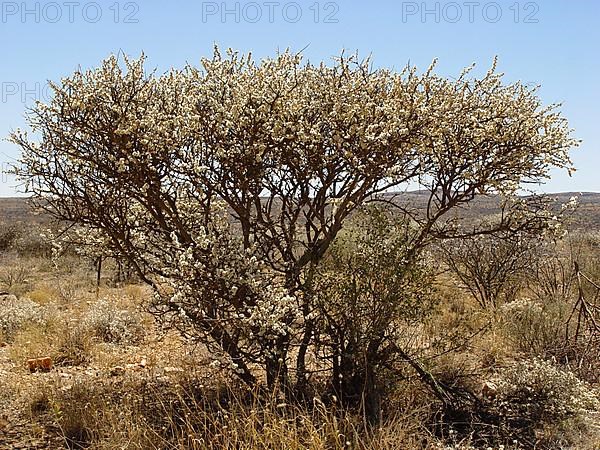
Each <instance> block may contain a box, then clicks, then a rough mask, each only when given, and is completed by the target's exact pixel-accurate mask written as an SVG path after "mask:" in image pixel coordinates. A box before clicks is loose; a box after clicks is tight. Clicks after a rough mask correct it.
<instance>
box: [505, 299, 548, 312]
mask: <svg viewBox="0 0 600 450" xmlns="http://www.w3.org/2000/svg"><path fill="white" fill-rule="evenodd" d="M499 309H500V312H502V313H504V314H507V315H510V316H523V315H530V314H535V315H538V314H541V313H542V312H543V307H542V305H541V304H539V303H538V302H535V301H533V300H532V299H530V298H528V297H523V298H520V299H517V300H514V301H512V302H509V303H504V304H503V305H502V306H500V308H499Z"/></svg>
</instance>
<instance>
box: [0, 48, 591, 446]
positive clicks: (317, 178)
mask: <svg viewBox="0 0 600 450" xmlns="http://www.w3.org/2000/svg"><path fill="white" fill-rule="evenodd" d="M434 70H435V64H433V65H432V66H431V67H430V68H429V69H427V70H426V71H425V72H423V73H420V72H419V71H418V70H417V69H416V68H414V67H410V66H409V67H406V68H405V69H404V70H402V71H401V72H393V71H389V70H385V69H377V70H373V68H372V65H371V63H370V61H368V60H367V61H360V60H358V59H357V58H356V57H355V56H350V57H346V56H344V55H342V56H341V57H340V58H339V59H337V60H335V61H334V62H333V64H332V65H326V64H320V65H313V64H310V63H306V62H303V61H302V57H301V56H300V55H295V54H292V53H291V52H283V53H281V54H279V55H277V57H275V58H272V59H265V60H263V61H261V62H260V63H256V62H254V61H253V60H252V58H251V57H250V56H243V55H239V54H238V53H236V52H234V51H228V52H227V54H226V56H223V55H221V53H220V51H219V50H218V49H215V52H214V55H213V57H212V58H210V59H209V58H207V59H203V60H202V67H201V68H197V67H194V66H191V65H188V66H186V67H185V68H183V69H173V70H172V71H170V72H168V73H166V74H163V75H157V74H155V73H154V72H150V73H148V72H147V71H146V70H145V68H144V58H143V57H142V58H140V59H139V60H130V59H127V58H125V59H124V60H119V59H118V58H116V57H111V58H108V59H107V60H105V61H104V62H103V63H102V65H101V66H100V67H99V68H97V69H92V70H89V71H85V72H82V71H78V72H76V73H74V74H73V75H72V76H71V77H67V78H64V79H62V80H61V82H60V83H56V84H52V89H53V96H52V99H51V100H50V101H49V102H48V103H47V104H43V103H38V104H37V105H36V106H35V107H34V108H33V109H32V110H31V111H29V115H28V122H29V125H30V127H31V131H32V132H33V133H30V134H28V132H26V131H22V130H16V131H15V132H14V133H12V135H11V137H10V140H11V141H12V142H13V143H14V144H16V145H17V146H19V147H20V149H21V151H22V158H21V161H20V163H21V165H20V166H19V167H18V168H17V169H16V174H17V175H18V177H19V179H20V180H21V181H22V182H23V183H24V184H23V185H24V186H25V189H26V191H27V192H28V193H29V194H31V200H32V203H33V205H34V206H35V207H37V208H38V209H40V210H43V211H44V212H45V213H46V214H47V217H49V218H52V219H54V220H53V222H52V223H53V228H52V229H49V230H46V231H44V232H43V236H44V237H41V238H40V239H39V245H38V246H37V247H39V252H36V245H35V244H34V243H28V242H29V240H28V239H25V240H22V239H21V240H19V239H20V238H19V233H18V230H16V231H15V230H12V231H11V230H10V229H7V231H6V232H3V233H4V234H3V236H6V238H5V241H7V242H8V244H7V245H5V246H4V253H3V254H4V255H5V256H4V261H3V266H2V268H1V269H2V270H3V272H2V273H3V274H4V275H2V279H1V280H0V281H2V282H3V283H4V285H5V286H6V288H5V289H6V291H7V294H8V295H4V296H3V298H2V299H1V300H0V301H1V303H0V305H1V307H2V308H4V309H3V314H2V317H3V319H2V322H1V323H2V327H3V328H2V333H3V336H4V337H3V339H4V340H5V341H6V343H7V345H6V346H5V347H4V348H3V350H2V352H3V354H4V355H5V356H4V358H5V363H6V367H8V370H4V371H3V373H2V376H3V377H4V378H5V379H6V383H5V384H6V385H7V386H12V388H10V389H7V390H6V391H5V392H4V396H5V398H4V399H3V401H5V402H6V403H7V404H13V405H20V407H19V408H16V409H15V410H16V411H19V414H20V417H21V420H25V423H26V424H27V427H29V432H30V433H31V434H32V436H34V437H33V438H32V439H34V440H35V439H37V440H38V441H37V442H34V443H30V446H32V445H38V444H39V445H46V444H42V443H40V440H44V439H46V440H48V439H50V440H52V439H57V440H56V442H59V441H60V442H62V443H64V444H65V445H67V446H69V447H71V448H85V447H92V448H215V449H217V448H231V449H233V448H235V449H238V448H248V449H250V448H273V449H281V448H292V449H293V448H298V449H300V448H314V449H329V448H356V449H386V448H389V449H412V448H415V449H417V448H432V449H434V448H449V449H452V448H455V449H460V448H464V449H468V448H485V449H487V448H492V449H501V448H502V449H516V448H531V449H533V448H547V449H552V448H582V449H586V448H589V449H593V448H598V445H599V441H598V433H599V430H598V425H597V423H598V410H599V403H598V402H599V398H598V392H597V386H598V377H599V373H600V367H599V363H598V357H597V356H598V351H599V345H600V343H599V329H598V327H599V322H598V320H600V318H599V317H598V315H599V313H600V310H599V305H598V296H599V291H600V285H599V284H598V281H597V280H598V279H599V278H600V273H599V272H600V270H599V269H598V265H597V260H598V252H599V248H598V246H599V237H598V235H597V234H594V233H593V232H592V231H591V230H585V232H582V231H578V230H577V227H575V226H571V227H570V228H569V218H570V217H572V213H573V211H574V210H575V209H576V207H577V201H576V199H575V198H573V199H571V200H569V201H568V202H565V203H564V204H558V203H557V202H555V201H553V200H552V199H551V198H549V197H547V196H543V195H535V194H533V193H530V194H529V195H523V193H524V190H525V189H526V188H527V186H529V185H531V184H539V183H542V182H543V181H544V180H546V179H547V178H548V177H549V174H550V172H551V170H552V169H557V168H558V169H565V170H567V171H569V172H570V173H571V172H572V171H573V170H574V168H573V167H572V164H571V161H570V159H569V152H570V150H571V149H572V148H574V147H576V146H577V145H578V141H577V140H576V139H575V138H574V137H573V136H572V130H570V129H569V127H568V123H567V121H566V120H565V119H564V118H563V117H562V116H561V114H560V112H559V111H558V105H550V106H545V105H543V104H542V102H541V100H540V99H539V97H538V96H537V91H536V89H535V88H533V89H532V88H529V87H527V86H525V85H523V84H521V83H513V84H506V83H504V81H503V77H502V74H499V73H497V71H496V64H495V63H494V64H493V66H492V67H491V68H490V70H488V71H487V72H486V73H485V74H484V75H482V76H481V77H478V78H477V77H475V76H474V75H472V71H473V67H471V68H467V69H466V70H464V71H463V72H462V73H461V74H459V76H458V77H456V78H445V77H441V76H439V75H437V74H435V72H434ZM409 187H413V188H414V187H417V188H418V189H419V191H420V192H419V195H420V196H421V197H422V198H424V199H425V201H424V202H422V203H421V204H420V205H416V204H414V203H413V202H412V200H411V199H413V198H414V197H413V196H409V195H405V194H402V192H404V191H406V190H408V188H409ZM393 192H397V193H398V194H397V195H393ZM480 198H484V199H488V200H490V201H492V202H493V203H494V205H495V206H494V208H493V211H491V212H490V213H489V214H486V215H477V214H475V215H472V214H471V215H467V214H464V212H465V210H467V209H468V208H469V207H471V206H473V205H474V203H475V201H476V200H477V199H480ZM569 229H570V232H567V230H569ZM13 232H15V233H16V234H15V235H14V236H13V235H11V233H13ZM31 234H32V233H29V236H31ZM35 241H36V240H35V239H34V240H33V241H31V242H35ZM45 242H47V243H49V247H48V244H46V245H45V246H44V245H43V243H45ZM12 294H15V295H16V296H13V295H12ZM35 357H46V358H47V357H50V358H51V359H52V361H54V364H55V368H54V369H52V370H50V371H48V372H44V373H38V372H37V371H36V369H37V368H39V367H43V364H45V365H46V366H47V363H48V361H49V360H48V359H44V360H43V361H46V362H42V361H41V360H40V361H39V363H38V362H36V361H33V362H31V363H28V364H30V367H31V368H32V369H34V372H36V373H33V374H27V373H26V371H25V366H24V362H25V361H26V360H27V359H28V358H35ZM46 369H47V367H46ZM5 421H6V422H7V424H8V426H10V423H11V421H14V417H8V418H7V419H5ZM13 423H14V422H13ZM35 436H37V437H35ZM48 445H56V444H48Z"/></svg>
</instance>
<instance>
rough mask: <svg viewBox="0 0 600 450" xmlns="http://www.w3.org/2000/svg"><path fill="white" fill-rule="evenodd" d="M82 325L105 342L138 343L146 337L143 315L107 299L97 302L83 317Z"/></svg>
mask: <svg viewBox="0 0 600 450" xmlns="http://www.w3.org/2000/svg"><path fill="white" fill-rule="evenodd" d="M82 325H83V327H84V328H87V329H90V330H91V331H92V332H93V333H94V334H95V335H96V336H97V337H99V338H100V339H102V340H103V341H104V342H111V343H123V344H136V343H138V342H140V341H141V340H142V339H143V337H144V328H143V325H142V322H141V317H140V316H139V315H138V314H135V313H132V312H131V311H128V310H124V309H118V308H116V307H115V305H113V304H111V303H110V302H108V301H107V300H99V301H98V302H96V303H95V304H94V305H93V306H92V307H91V308H90V309H89V311H88V312H87V313H86V315H85V316H84V317H83V320H82Z"/></svg>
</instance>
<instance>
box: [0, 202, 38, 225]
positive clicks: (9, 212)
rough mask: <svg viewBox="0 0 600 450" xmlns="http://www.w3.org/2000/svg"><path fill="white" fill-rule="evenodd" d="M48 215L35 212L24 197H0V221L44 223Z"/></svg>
mask: <svg viewBox="0 0 600 450" xmlns="http://www.w3.org/2000/svg"><path fill="white" fill-rule="evenodd" d="M47 221H48V217H47V216H44V215H43V214H39V213H36V212H35V211H34V210H33V208H32V207H31V206H30V205H29V202H28V200H27V199H26V198H23V197H10V198H0V223H11V224H20V223H24V224H25V223H44V222H47Z"/></svg>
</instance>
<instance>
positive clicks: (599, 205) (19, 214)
mask: <svg viewBox="0 0 600 450" xmlns="http://www.w3.org/2000/svg"><path fill="white" fill-rule="evenodd" d="M394 195H395V196H396V198H402V199H403V200H406V201H408V202H409V203H410V204H411V205H412V206H414V207H415V208H419V207H424V206H425V204H426V201H427V194H426V193H425V192H419V191H415V192H406V193H401V194H394ZM549 196H550V197H552V198H554V199H555V200H556V202H557V203H558V204H562V203H566V202H568V201H569V199H570V198H571V197H573V196H576V197H578V200H579V208H578V210H577V211H576V213H575V215H574V217H573V222H572V223H571V224H570V228H572V229H585V230H600V193H597V192H581V193H580V192H560V193H557V194H549ZM495 212H497V202H496V200H495V199H494V198H493V197H485V198H480V199H477V200H476V201H474V202H472V203H471V204H470V205H469V206H468V207H467V208H464V209H462V210H461V215H463V216H464V217H478V216H487V215H490V214H494V213H495ZM48 220H49V218H48V217H47V216H45V215H43V214H39V213H36V212H34V211H33V209H32V208H31V206H30V205H29V203H28V200H27V199H26V198H0V223H3V222H4V223H23V224H25V223H38V224H39V223H45V222H48Z"/></svg>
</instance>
